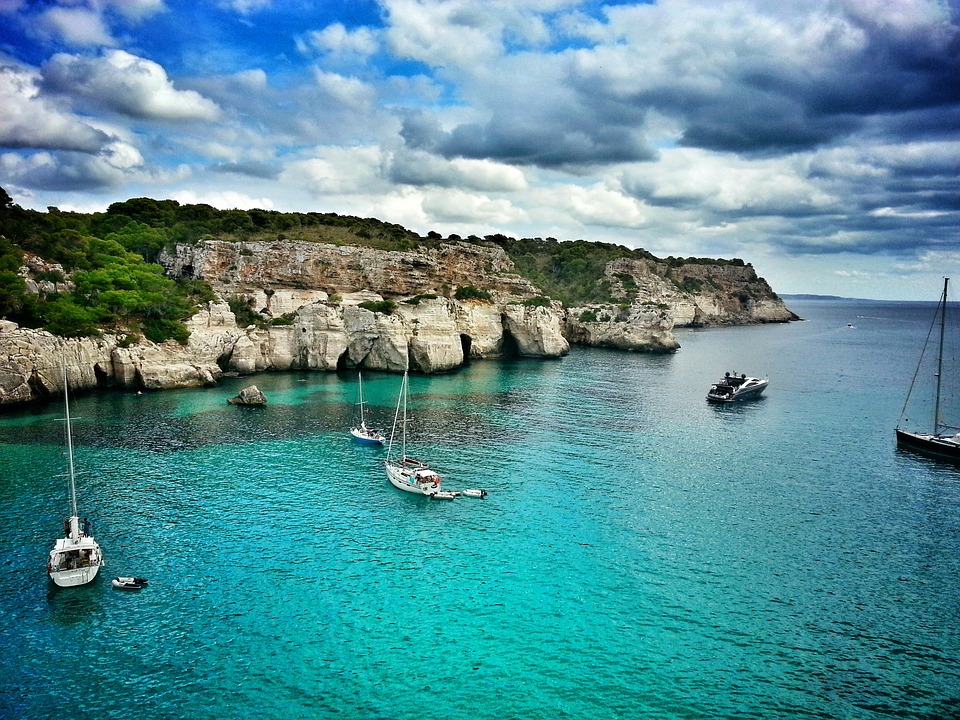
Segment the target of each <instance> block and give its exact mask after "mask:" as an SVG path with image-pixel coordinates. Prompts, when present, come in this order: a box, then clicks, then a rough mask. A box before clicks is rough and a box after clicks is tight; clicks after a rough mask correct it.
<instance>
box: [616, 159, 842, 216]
mask: <svg viewBox="0 0 960 720" xmlns="http://www.w3.org/2000/svg"><path fill="white" fill-rule="evenodd" d="M623 185H624V188H625V189H626V190H627V191H628V192H630V194H632V195H634V196H636V197H639V198H643V199H645V200H647V201H648V202H650V203H653V204H663V205H676V206H680V207H682V206H694V205H695V206H698V207H702V208H708V209H710V210H712V211H715V212H721V213H731V212H747V213H751V214H752V213H757V214H763V213H782V212H792V211H797V210H799V209H801V208H806V209H807V210H813V209H816V208H826V207H828V206H830V205H831V204H832V203H833V202H834V201H835V199H834V198H833V197H831V195H830V194H829V193H827V192H825V191H824V190H823V189H822V188H820V187H819V186H818V185H817V184H816V183H814V182H812V181H810V180H809V179H808V177H807V160H806V158H805V157H802V156H793V157H786V158H775V159H766V160H747V159H744V158H739V157H736V156H733V155H729V154H720V153H711V152H708V151H703V150H695V149H692V148H674V149H669V150H664V151H663V152H662V153H661V157H660V160H659V161H658V162H656V163H650V164H645V165H636V166H634V167H633V168H631V169H630V170H628V171H627V172H625V173H624V179H623Z"/></svg>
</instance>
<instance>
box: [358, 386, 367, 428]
mask: <svg viewBox="0 0 960 720" xmlns="http://www.w3.org/2000/svg"><path fill="white" fill-rule="evenodd" d="M357 383H358V385H359V388H360V427H365V425H364V419H363V373H361V372H358V373H357Z"/></svg>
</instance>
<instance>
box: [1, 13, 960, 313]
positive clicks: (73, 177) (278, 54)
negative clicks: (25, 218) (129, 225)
mask: <svg viewBox="0 0 960 720" xmlns="http://www.w3.org/2000/svg"><path fill="white" fill-rule="evenodd" d="M0 186H2V187H3V188H4V189H6V191H7V192H8V193H9V194H10V195H11V196H12V197H13V198H14V201H15V202H17V203H18V204H19V205H21V206H23V207H29V208H35V209H39V210H43V209H45V208H47V207H48V206H57V207H59V208H61V209H64V210H79V211H84V212H89V211H95V210H103V209H105V208H106V207H107V206H108V205H109V204H110V203H111V202H115V201H117V200H125V199H128V198H131V197H144V196H145V197H152V198H158V199H161V198H172V199H175V200H178V201H180V202H181V203H191V202H203V203H209V204H211V205H214V206H217V207H221V208H234V207H236V208H254V207H260V208H267V209H274V210H283V211H319V212H338V213H341V214H351V215H359V216H363V217H370V216H373V217H378V218H380V219H382V220H386V221H390V222H395V223H400V224H402V225H404V226H406V227H408V228H410V229H412V230H415V231H417V232H419V233H421V234H426V233H427V232H428V231H431V230H435V231H437V232H440V233H442V234H443V235H447V234H450V233H457V234H460V235H464V236H466V235H471V234H473V235H480V236H483V235H488V234H491V233H496V232H501V233H504V234H507V235H512V236H514V237H555V238H557V239H559V240H575V239H579V238H583V239H586V240H602V241H606V242H614V243H619V244H622V245H626V246H629V247H642V248H646V249H647V250H649V251H651V252H653V253H654V254H656V255H659V256H661V257H666V256H668V255H678V256H689V255H695V256H709V257H726V258H731V257H740V258H743V259H744V260H746V261H747V262H751V263H753V265H754V267H756V269H757V271H758V272H759V273H760V275H762V276H764V277H765V278H767V280H769V281H770V283H771V284H772V285H773V287H774V289H775V290H777V291H778V292H780V293H820V294H835V295H843V296H848V297H867V298H878V299H931V300H932V299H936V296H937V295H938V293H939V287H938V286H939V285H940V284H941V282H942V281H941V280H940V278H941V277H942V276H943V275H945V274H953V275H954V276H956V277H958V279H960V0H783V1H780V0H729V1H728V0H700V1H695V0H658V1H657V2H650V3H630V2H613V1H612V0H611V1H610V2H602V1H597V0H210V1H209V2H203V1H202V0H47V1H42V0H0Z"/></svg>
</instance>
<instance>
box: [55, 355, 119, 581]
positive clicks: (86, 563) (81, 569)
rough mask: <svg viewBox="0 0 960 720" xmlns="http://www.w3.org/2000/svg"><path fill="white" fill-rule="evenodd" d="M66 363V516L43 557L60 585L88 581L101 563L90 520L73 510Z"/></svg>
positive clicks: (101, 557) (102, 561)
mask: <svg viewBox="0 0 960 720" xmlns="http://www.w3.org/2000/svg"><path fill="white" fill-rule="evenodd" d="M69 395H70V393H69V388H68V387H67V365H66V362H64V363H63V406H64V411H65V414H66V419H65V425H66V436H67V463H68V465H69V469H70V513H71V514H70V517H68V518H66V519H65V520H64V521H63V534H64V537H62V538H60V539H58V540H57V542H56V544H55V545H54V546H53V550H51V551H50V559H49V560H48V561H47V574H48V575H49V576H50V579H51V580H53V582H54V583H56V584H57V585H59V586H60V587H76V586H77V585H86V584H87V583H88V582H90V581H92V580H93V579H94V578H95V577H96V576H97V572H99V570H100V568H101V567H102V566H103V565H104V564H105V563H104V560H103V553H102V552H101V550H100V546H99V545H98V544H97V541H96V540H94V539H93V535H91V534H90V522H89V521H88V520H87V519H86V518H83V520H81V519H80V516H79V513H78V512H77V483H76V477H75V474H74V467H73V433H72V430H71V428H70V397H69Z"/></svg>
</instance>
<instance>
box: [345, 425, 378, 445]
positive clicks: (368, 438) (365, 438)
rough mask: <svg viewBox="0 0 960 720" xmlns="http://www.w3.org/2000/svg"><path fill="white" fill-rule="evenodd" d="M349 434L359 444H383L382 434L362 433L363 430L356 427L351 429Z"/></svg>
mask: <svg viewBox="0 0 960 720" xmlns="http://www.w3.org/2000/svg"><path fill="white" fill-rule="evenodd" d="M350 434H351V435H352V436H353V439H354V440H356V441H357V442H358V443H360V444H361V445H383V441H384V438H383V437H382V436H376V435H369V434H364V432H363V431H362V430H360V429H358V428H353V429H351V430H350Z"/></svg>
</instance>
